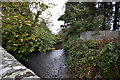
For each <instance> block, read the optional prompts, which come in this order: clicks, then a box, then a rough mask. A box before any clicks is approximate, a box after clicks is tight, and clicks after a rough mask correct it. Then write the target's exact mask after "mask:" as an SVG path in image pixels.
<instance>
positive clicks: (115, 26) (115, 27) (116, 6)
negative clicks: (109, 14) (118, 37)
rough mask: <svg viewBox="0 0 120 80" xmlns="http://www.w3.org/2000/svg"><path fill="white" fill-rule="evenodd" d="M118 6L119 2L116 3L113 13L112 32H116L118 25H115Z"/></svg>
mask: <svg viewBox="0 0 120 80" xmlns="http://www.w3.org/2000/svg"><path fill="white" fill-rule="evenodd" d="M119 5H120V2H116V4H115V13H114V21H113V30H116V29H118V25H117V22H118V21H117V18H118V17H117V14H118V12H119Z"/></svg>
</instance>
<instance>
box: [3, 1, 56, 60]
mask: <svg viewBox="0 0 120 80" xmlns="http://www.w3.org/2000/svg"><path fill="white" fill-rule="evenodd" d="M30 4H31V3H28V2H3V3H2V13H3V15H4V16H3V17H2V26H3V28H2V37H3V42H4V43H3V47H4V48H5V49H6V50H7V51H8V52H10V53H11V54H13V55H14V56H15V57H16V58H17V59H18V60H22V61H27V60H28V59H27V58H26V57H27V56H28V55H30V53H32V52H34V53H37V52H38V53H40V52H42V53H44V52H46V51H47V50H51V49H53V44H55V43H56V42H55V39H56V36H55V35H53V34H52V33H51V31H50V30H49V29H48V28H47V26H46V23H45V21H44V19H42V20H41V22H39V23H38V21H37V19H36V20H35V19H33V16H36V15H37V14H33V13H32V12H31V11H30V7H29V6H30ZM40 7H41V11H40V12H39V15H41V13H42V11H44V10H45V9H47V6H46V5H44V4H40ZM39 15H37V16H39ZM33 24H34V25H33Z"/></svg>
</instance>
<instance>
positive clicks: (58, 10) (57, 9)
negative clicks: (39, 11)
mask: <svg viewBox="0 0 120 80" xmlns="http://www.w3.org/2000/svg"><path fill="white" fill-rule="evenodd" d="M65 2H67V0H60V1H58V0H44V3H45V4H48V3H54V4H55V6H53V7H51V8H48V9H47V10H46V11H45V12H43V16H44V17H46V18H47V17H49V16H48V15H47V13H48V12H50V13H51V14H52V16H51V17H50V19H49V20H50V21H51V22H52V23H50V24H48V28H49V29H50V30H51V31H52V33H54V34H57V33H58V32H59V31H60V25H63V24H64V22H63V21H58V20H57V19H58V18H59V17H60V16H61V15H62V14H64V11H65Z"/></svg>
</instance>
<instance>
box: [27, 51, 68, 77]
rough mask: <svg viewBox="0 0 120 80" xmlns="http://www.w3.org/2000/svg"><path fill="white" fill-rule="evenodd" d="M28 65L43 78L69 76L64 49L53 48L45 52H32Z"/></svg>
mask: <svg viewBox="0 0 120 80" xmlns="http://www.w3.org/2000/svg"><path fill="white" fill-rule="evenodd" d="M26 65H27V67H28V68H29V69H31V70H32V71H33V72H35V74H37V75H38V76H40V77H41V78H66V77H67V74H66V72H67V69H66V67H67V62H66V55H65V54H64V49H58V50H51V51H48V52H47V53H44V54H43V53H40V54H32V55H31V56H30V57H29V61H28V62H27V63H26Z"/></svg>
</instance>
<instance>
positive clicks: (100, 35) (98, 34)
mask: <svg viewBox="0 0 120 80" xmlns="http://www.w3.org/2000/svg"><path fill="white" fill-rule="evenodd" d="M80 38H81V39H91V40H100V39H116V40H118V41H120V31H85V32H81V33H80Z"/></svg>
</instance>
